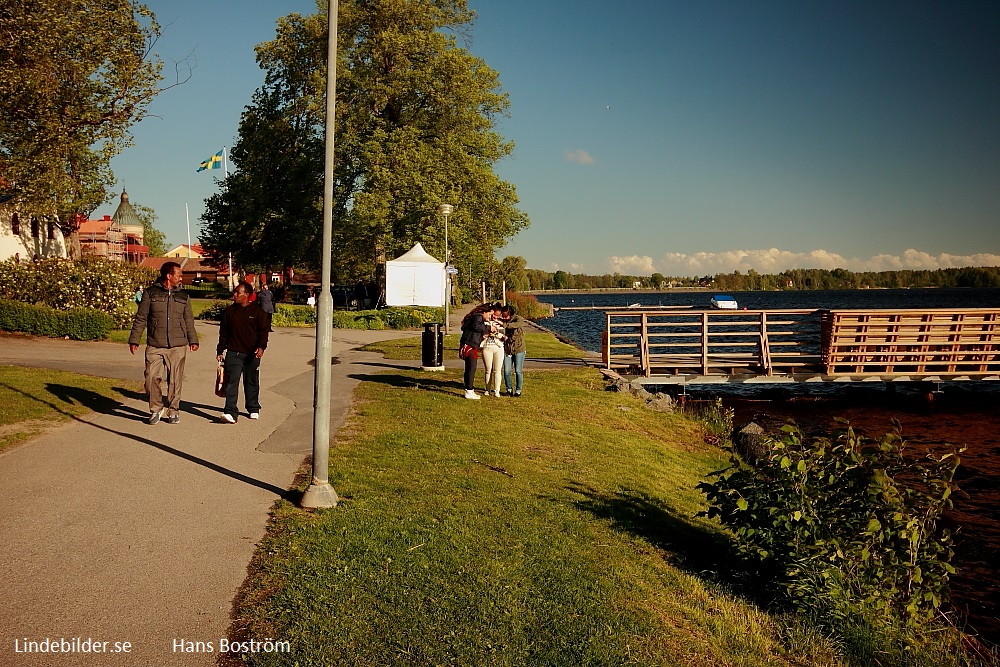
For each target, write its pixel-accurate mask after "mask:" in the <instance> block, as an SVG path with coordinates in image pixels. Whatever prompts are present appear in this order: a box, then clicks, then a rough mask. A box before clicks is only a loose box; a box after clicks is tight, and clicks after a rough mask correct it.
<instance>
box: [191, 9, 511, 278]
mask: <svg viewBox="0 0 1000 667" xmlns="http://www.w3.org/2000/svg"><path fill="white" fill-rule="evenodd" d="M473 17H474V13H473V12H471V11H469V9H468V7H467V5H466V0H435V2H415V1H414V0H393V1H391V2H377V3H372V2H361V1H360V0H343V1H342V2H341V3H340V14H339V25H338V31H339V38H338V47H339V62H338V68H337V69H338V72H337V98H338V108H337V118H336V123H337V126H336V134H337V142H336V150H337V156H336V159H335V161H334V163H335V165H336V167H335V173H334V186H333V207H334V210H333V216H334V219H335V220H337V225H335V228H334V235H335V237H334V239H333V241H334V243H333V247H334V257H333V276H332V277H333V279H334V281H335V282H353V281H354V280H357V279H358V278H361V277H371V276H374V275H375V271H376V266H377V265H378V263H379V262H380V261H384V259H385V258H392V257H395V256H397V255H399V254H401V253H402V252H404V251H406V250H409V249H410V247H412V245H413V244H414V243H416V242H420V243H422V244H423V245H424V247H425V248H426V249H427V250H428V251H429V252H431V253H432V254H434V255H437V256H439V257H442V256H443V255H444V233H443V231H444V230H443V223H442V220H441V219H440V216H439V215H438V214H437V207H438V205H439V204H441V203H442V202H448V203H451V204H453V205H454V206H455V211H454V213H453V215H452V216H451V217H450V219H449V247H450V249H451V251H452V257H453V258H454V259H455V260H457V261H459V262H460V264H461V265H462V266H463V269H464V267H470V268H471V272H472V276H469V277H480V276H484V275H486V273H487V272H488V270H490V269H491V267H492V263H493V262H494V260H493V254H494V252H495V250H496V249H497V248H499V247H501V246H503V245H504V243H506V241H507V239H509V238H510V237H511V236H513V235H514V234H516V233H517V232H518V231H519V230H520V229H523V228H524V227H526V226H527V225H528V218H527V216H526V215H525V214H524V213H523V212H522V211H520V210H519V209H518V208H517V203H518V199H517V195H516V193H515V190H514V187H513V186H512V185H511V184H509V183H506V182H504V181H502V180H500V179H499V178H498V177H497V175H496V173H495V172H494V165H495V164H496V163H497V162H498V161H499V160H501V159H503V158H504V157H506V156H508V155H509V154H510V153H511V151H512V149H513V145H512V144H511V142H509V141H505V140H504V139H503V138H502V137H501V136H500V135H499V133H497V131H496V129H495V128H496V124H497V118H498V117H500V116H502V115H505V114H506V113H507V108H508V100H507V96H506V95H505V94H504V93H503V92H502V90H501V87H500V83H499V80H498V77H497V73H496V72H494V71H493V70H492V69H490V68H489V67H488V66H487V65H486V63H485V62H483V61H482V60H481V59H480V58H478V57H476V56H474V55H472V54H471V53H470V52H469V51H468V50H466V49H465V48H462V47H460V46H459V44H458V41H457V39H456V35H464V34H467V33H468V31H469V28H470V26H471V24H472V20H473ZM327 48H328V46H327V17H326V13H325V10H324V11H321V12H318V13H316V14H312V15H309V16H301V15H299V14H291V15H289V16H286V17H284V18H282V19H281V20H279V22H278V27H277V36H276V38H275V39H274V40H272V41H270V42H266V43H263V44H260V45H258V47H257V60H258V63H259V64H260V66H261V68H262V69H264V71H265V72H266V74H265V82H264V85H263V86H262V87H261V89H260V90H258V91H257V93H256V94H255V96H254V99H253V101H252V103H251V104H250V105H249V106H248V107H247V109H246V111H245V112H244V114H243V117H242V119H241V122H240V128H239V138H238V140H237V144H236V146H235V147H234V148H233V151H232V154H231V157H232V160H233V163H234V165H235V167H236V169H235V170H234V173H233V174H231V175H230V176H229V177H228V178H227V179H226V180H225V181H224V182H223V184H222V185H223V188H222V191H221V192H220V193H219V194H218V195H216V196H213V197H211V198H210V199H208V200H207V201H206V212H205V214H204V217H203V219H204V221H205V223H206V224H205V225H204V233H203V234H202V236H201V241H202V243H203V244H204V245H205V246H206V247H207V248H209V249H210V250H211V252H213V253H214V254H216V255H217V256H221V255H224V254H226V253H228V252H232V253H233V256H234V258H236V260H237V261H238V262H239V263H240V264H243V265H248V264H251V263H255V262H256V263H266V262H281V263H282V264H283V265H284V266H290V265H294V266H302V265H305V266H312V267H314V268H315V267H318V266H319V265H320V258H319V255H318V251H319V247H320V244H319V242H318V238H319V233H320V226H321V210H322V207H321V193H322V178H323V164H324V160H323V149H324V142H323V136H324V134H323V133H324V110H325V99H326V62H327Z"/></svg>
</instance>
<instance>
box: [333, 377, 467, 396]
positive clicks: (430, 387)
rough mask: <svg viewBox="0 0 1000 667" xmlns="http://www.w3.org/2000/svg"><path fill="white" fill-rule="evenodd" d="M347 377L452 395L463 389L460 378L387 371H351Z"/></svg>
mask: <svg viewBox="0 0 1000 667" xmlns="http://www.w3.org/2000/svg"><path fill="white" fill-rule="evenodd" d="M347 377H349V378H351V379H354V380H361V381H362V382H375V383H378V384H385V385H389V386H390V387H398V388H400V389H426V390H427V391H436V392H439V393H442V394H449V395H452V396H454V395H456V392H461V391H464V388H463V384H462V381H461V380H443V379H438V378H432V377H419V378H414V377H409V376H407V375H393V374H389V373H386V374H381V375H365V374H362V373H353V374H351V375H348V376H347Z"/></svg>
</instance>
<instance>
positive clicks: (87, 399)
mask: <svg viewBox="0 0 1000 667" xmlns="http://www.w3.org/2000/svg"><path fill="white" fill-rule="evenodd" d="M4 386H5V387H6V388H8V389H10V390H11V391H14V392H16V393H19V394H21V395H22V396H24V397H25V398H28V399H30V400H33V401H36V402H38V403H41V404H42V405H45V406H47V407H49V408H51V409H52V410H53V411H55V412H57V413H59V414H61V415H64V416H65V417H68V418H69V419H72V420H73V421H76V422H79V423H82V424H86V425H87V426H89V427H91V428H96V429H99V430H101V431H105V432H107V433H111V434H114V435H117V436H121V437H123V438H126V439H128V440H132V441H135V442H138V443H140V444H144V445H148V446H149V447H153V448H155V449H158V450H160V451H162V452H165V453H167V454H172V455H174V456H176V457H178V458H181V459H184V460H186V461H189V462H191V463H194V464H197V465H200V466H202V467H205V468H208V469H209V470H212V471H214V472H217V473H219V474H221V475H225V476H226V477H229V478H231V479H235V480H237V481H240V482H243V483H245V484H249V485H250V486H255V487H257V488H259V489H263V490H265V491H268V492H269V493H273V494H274V495H276V496H278V497H279V498H283V499H285V500H288V501H289V502H298V499H299V498H301V496H302V493H301V492H300V491H295V490H287V489H282V488H281V487H278V486H274V485H273V484H268V483H267V482H264V481H261V480H259V479H255V478H253V477H250V476H249V475H244V474H243V473H240V472H236V471H235V470H230V469H229V468H225V467H223V466H221V465H219V464H217V463H213V462H211V461H209V460H207V459H203V458H201V457H200V456H195V455H194V454H189V453H188V452H185V451H182V450H180V449H176V448H174V447H171V446H169V445H165V444H163V443H161V442H156V441H155V440H150V439H149V438H144V437H142V436H139V435H135V434H132V433H125V432H122V431H117V430H115V429H113V428H108V427H106V426H101V425H100V424H95V423H94V422H91V421H87V420H85V419H82V418H81V417H79V416H77V415H73V414H70V413H69V412H67V411H66V410H64V409H62V408H61V407H60V406H59V405H57V404H55V403H52V402H50V401H46V400H43V399H41V398H39V397H37V396H32V395H31V394H28V393H26V392H24V391H21V390H20V389H17V388H16V387H11V386H10V385H4ZM45 388H46V390H47V391H48V392H49V393H50V394H52V395H53V396H54V397H57V398H59V399H60V400H62V401H64V402H67V403H73V404H76V405H82V406H85V407H88V408H90V409H91V410H93V411H94V412H97V413H99V414H105V415H115V416H119V417H123V418H126V419H129V420H132V421H140V420H144V419H145V417H146V416H147V415H146V413H142V415H141V416H139V417H133V416H128V414H123V413H130V414H131V415H135V414H136V412H137V411H136V410H133V409H131V408H126V407H125V406H123V405H122V404H121V403H119V402H118V401H116V400H115V399H113V398H108V397H107V396H102V395H101V394H98V393H97V392H94V391H90V390H89V389H81V388H80V387H71V386H67V385H61V384H52V383H48V384H46V387H45ZM132 393H134V392H132Z"/></svg>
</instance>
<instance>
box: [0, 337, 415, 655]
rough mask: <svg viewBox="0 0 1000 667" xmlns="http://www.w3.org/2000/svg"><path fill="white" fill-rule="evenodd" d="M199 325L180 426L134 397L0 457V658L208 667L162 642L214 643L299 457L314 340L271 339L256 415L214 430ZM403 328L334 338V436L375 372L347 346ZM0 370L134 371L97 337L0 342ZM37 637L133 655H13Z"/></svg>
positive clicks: (211, 365) (368, 359)
mask: <svg viewBox="0 0 1000 667" xmlns="http://www.w3.org/2000/svg"><path fill="white" fill-rule="evenodd" d="M197 326H198V329H199V332H200V333H201V335H202V341H203V342H204V343H205V345H204V346H203V347H202V348H201V349H200V350H199V351H198V352H193V353H190V352H189V354H188V363H187V369H186V373H185V386H184V400H183V402H182V410H181V421H180V423H179V424H176V425H171V424H166V423H163V422H161V423H159V424H156V425H153V426H150V425H148V424H146V423H145V421H144V419H145V417H146V415H147V408H146V403H145V399H144V397H143V396H142V395H140V394H132V395H131V396H130V397H129V398H128V399H127V400H126V401H125V402H124V404H122V405H120V406H118V407H117V408H115V409H114V410H112V411H110V412H108V413H105V414H97V413H92V414H90V415H88V416H86V417H85V418H82V419H75V420H73V422H72V423H71V424H70V425H69V426H67V427H65V428H61V429H58V430H56V431H53V432H50V433H48V434H46V435H43V436H42V437H39V438H37V439H36V440H34V441H32V442H29V443H27V444H25V445H22V446H20V447H15V448H14V449H12V450H10V451H8V452H6V453H4V454H0V507H3V511H2V512H0V572H2V575H0V667H6V666H7V665H12V666H18V667H20V666H22V665H43V666H48V665H60V666H63V665H66V666H69V665H214V664H215V661H216V657H217V656H216V655H211V654H183V653H179V652H174V651H173V646H174V641H175V640H187V641H202V642H211V643H212V644H213V645H214V647H215V648H216V650H217V649H218V644H219V639H220V638H221V637H225V636H226V634H227V629H228V626H229V623H230V617H229V616H230V609H231V604H232V600H233V597H234V595H235V593H236V591H237V589H238V588H239V587H240V585H241V584H242V583H243V580H244V578H245V576H246V567H247V564H248V563H249V562H250V558H251V556H252V554H253V551H254V548H255V545H256V544H257V542H258V541H259V540H260V539H261V538H262V537H263V535H264V529H265V524H266V521H267V517H268V511H269V509H270V508H271V506H272V505H273V504H274V502H275V500H276V499H278V498H280V497H282V496H284V495H286V489H288V488H289V487H290V485H291V483H292V480H293V477H294V475H295V473H296V471H297V470H298V469H299V468H300V466H301V464H302V463H303V461H304V460H305V459H306V458H307V457H308V456H309V454H310V453H311V451H312V444H311V435H312V396H313V386H312V385H313V361H312V360H313V356H314V348H315V337H314V331H313V330H312V329H279V330H276V331H275V333H274V334H272V338H271V343H270V346H269V347H268V351H267V354H266V355H265V356H264V361H263V364H262V366H261V390H262V391H261V403H262V405H263V410H262V411H261V418H260V420H259V421H256V422H255V421H251V420H249V419H247V418H245V417H243V418H241V419H240V420H239V423H238V424H236V425H228V424H224V423H221V422H219V421H218V420H219V417H220V415H221V411H222V403H223V401H222V399H219V398H217V397H216V396H215V395H214V393H213V391H212V389H213V387H212V384H213V379H214V376H215V354H214V351H215V341H216V339H217V335H218V334H217V327H215V326H214V325H212V324H208V323H202V322H199V323H198V325H197ZM412 335H413V332H387V331H377V332H376V331H347V330H336V331H334V336H333V345H334V355H335V356H336V357H337V359H336V361H335V364H334V366H333V392H332V393H333V410H332V415H331V426H332V428H333V429H336V428H337V427H338V426H339V424H340V423H341V421H342V420H343V418H344V416H345V414H346V412H347V407H348V405H349V403H350V397H351V392H352V391H353V388H354V385H356V384H357V383H358V381H359V380H358V379H357V376H362V375H365V374H369V373H373V372H379V371H382V370H384V369H385V362H384V361H382V358H381V355H377V354H371V353H362V352H358V351H353V350H351V348H354V347H357V346H359V345H364V344H366V343H369V342H373V341H376V340H385V339H388V338H395V337H402V336H412ZM140 352H141V350H140ZM0 363H14V364H21V365H26V366H43V367H48V368H59V369H67V370H75V371H78V372H82V373H87V374H92V375H99V376H104V377H114V378H122V379H126V380H137V381H138V380H141V379H142V357H141V354H137V355H136V356H131V355H129V353H128V349H127V348H126V347H125V346H124V345H115V344H109V343H79V342H73V341H64V340H47V339H32V338H27V337H23V338H22V337H14V336H5V337H3V339H2V340H0ZM352 376H354V377H352ZM87 398H88V397H86V396H81V397H80V400H81V401H86V400H87ZM241 401H242V398H241ZM241 407H242V405H241ZM47 637H48V638H50V639H59V638H65V639H67V641H72V639H73V638H75V637H79V638H82V639H87V638H92V639H93V640H99V641H108V642H111V644H109V648H112V647H113V643H114V642H130V644H131V653H130V654H128V655H125V654H119V655H98V654H93V653H90V654H83V653H76V654H69V655H53V654H24V653H17V652H16V650H17V645H16V644H15V641H17V642H23V641H24V638H27V639H28V640H30V641H41V640H44V639H45V638H47Z"/></svg>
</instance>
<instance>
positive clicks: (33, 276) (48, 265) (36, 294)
mask: <svg viewBox="0 0 1000 667" xmlns="http://www.w3.org/2000/svg"><path fill="white" fill-rule="evenodd" d="M156 275H157V274H156V271H154V270H153V269H149V268H143V267H140V266H138V265H137V264H130V263H128V262H114V261H110V260H106V259H100V258H94V257H89V258H84V259H82V260H80V261H77V262H74V261H70V260H67V259H60V258H57V257H50V258H45V259H40V260H38V261H36V262H27V263H25V262H20V263H18V262H15V261H14V260H12V259H11V260H7V261H4V262H0V299H8V300H10V301H19V302H21V303H29V304H37V305H42V306H48V307H50V308H55V309H56V310H62V311H66V310H70V309H72V308H93V309H95V310H99V311H101V312H104V313H108V314H109V315H111V316H112V319H113V320H114V322H115V325H116V326H119V327H127V326H128V325H129V324H130V323H131V321H132V315H133V312H134V311H133V310H132V309H131V307H130V302H131V301H132V298H133V296H134V295H135V290H136V287H138V286H140V285H143V286H144V285H147V284H149V283H150V282H152V281H153V280H154V279H155V278H156Z"/></svg>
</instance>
